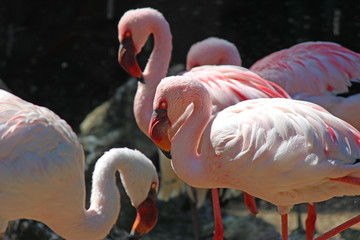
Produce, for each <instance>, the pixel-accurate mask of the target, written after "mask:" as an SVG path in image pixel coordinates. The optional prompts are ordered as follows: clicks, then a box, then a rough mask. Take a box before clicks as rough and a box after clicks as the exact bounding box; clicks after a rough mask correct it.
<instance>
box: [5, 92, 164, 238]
mask: <svg viewBox="0 0 360 240" xmlns="http://www.w3.org/2000/svg"><path fill="white" fill-rule="evenodd" d="M0 103H1V104H0V126H1V127H0V136H1V143H0V152H1V157H0V159H1V160H0V189H1V190H0V195H1V197H0V206H1V211H0V231H1V232H4V231H5V230H6V228H7V223H8V221H11V220H14V219H19V218H28V219H34V220H37V221H41V222H43V223H45V224H47V225H48V226H49V227H50V228H51V229H53V230H54V231H55V232H56V233H58V234H59V235H61V236H62V237H64V238H66V239H102V238H104V237H105V236H106V234H108V233H109V231H110V230H111V228H112V227H113V225H114V224H115V222H116V219H117V217H118V215H119V212H120V194H119V191H118V188H117V186H116V183H115V180H116V178H115V173H116V171H119V172H120V176H121V180H122V183H123V185H124V188H125V190H126V192H127V194H128V196H129V198H130V200H131V202H132V205H133V206H134V207H135V208H136V209H137V217H136V219H135V222H134V225H133V227H132V230H131V233H130V239H139V237H140V236H142V235H144V234H146V233H147V232H149V231H150V230H151V229H152V228H153V227H154V225H155V224H156V221H157V216H158V212H157V207H156V193H157V190H158V176H157V173H156V169H155V167H154V165H153V164H152V162H151V161H150V160H149V159H148V158H146V157H145V155H143V154H142V153H141V152H139V151H137V150H131V149H127V148H114V149H111V150H109V151H107V152H105V153H104V155H103V156H102V157H101V158H99V160H98V161H97V163H96V165H95V170H94V172H93V176H92V191H91V198H90V203H91V204H90V207H89V208H88V209H86V208H85V178H84V165H85V161H84V151H83V148H82V146H81V144H80V143H79V141H78V139H77V137H76V134H75V133H74V132H73V131H72V129H71V127H70V126H69V125H68V124H67V123H66V122H65V121H64V120H62V119H61V118H59V117H58V116H57V115H56V114H55V113H53V112H52V111H50V110H49V109H47V108H45V107H40V106H36V105H34V104H31V103H29V102H26V101H24V100H22V99H21V98H19V97H17V96H15V95H13V94H11V93H8V92H6V91H4V90H0ZM139 176H141V177H139Z"/></svg>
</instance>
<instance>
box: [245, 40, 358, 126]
mask: <svg viewBox="0 0 360 240" xmlns="http://www.w3.org/2000/svg"><path fill="white" fill-rule="evenodd" d="M250 69H251V70H252V71H254V72H256V73H258V74H259V75H260V76H262V77H263V78H265V79H267V80H270V81H272V82H274V83H276V84H278V85H279V86H281V87H282V88H283V89H284V90H285V91H286V92H288V93H289V94H290V95H291V97H292V98H294V99H299V100H305V101H310V102H314V103H316V104H319V105H321V106H323V107H324V108H326V109H327V110H328V111H329V112H331V113H332V114H334V115H336V116H337V117H340V118H341V119H343V120H345V121H347V122H348V123H350V124H351V125H353V126H354V127H356V128H357V129H360V115H359V114H354V113H355V112H356V110H358V109H360V93H358V94H355V95H353V96H349V97H347V98H344V97H340V96H337V94H341V93H347V92H348V88H349V87H350V86H351V85H352V82H360V54H358V53H356V52H353V51H351V50H349V49H347V48H345V47H342V46H340V45H339V44H336V43H331V42H305V43H299V44H297V45H295V46H293V47H291V48H289V49H284V50H281V51H278V52H275V53H272V54H270V55H268V56H266V57H264V58H263V59H260V60H259V61H257V62H256V63H255V64H254V65H253V66H251V68H250Z"/></svg>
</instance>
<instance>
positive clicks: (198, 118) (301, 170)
mask: <svg viewBox="0 0 360 240" xmlns="http://www.w3.org/2000/svg"><path fill="white" fill-rule="evenodd" d="M189 106H191V108H192V112H191V114H190V115H188V116H187V118H186V119H182V120H181V124H177V122H178V119H180V118H183V112H184V111H185V109H186V108H188V107H189ZM212 107H213V105H212V100H211V95H210V94H209V92H208V89H207V88H206V87H205V86H204V84H203V83H202V82H200V81H198V80H197V79H196V78H192V77H186V76H177V77H168V78H165V79H163V80H162V81H161V83H160V84H159V86H158V88H157V91H156V95H155V98H154V107H153V109H154V115H153V118H152V121H151V124H150V127H149V135H150V136H151V138H152V139H153V141H154V142H155V143H156V144H157V145H158V146H159V147H160V148H161V149H163V150H164V151H170V150H171V154H172V164H173V168H174V171H175V172H176V174H177V175H178V176H179V177H180V178H181V179H183V180H184V181H185V182H186V183H187V184H189V185H191V186H194V187H201V188H234V189H239V190H242V191H246V192H248V193H250V194H251V195H253V196H256V197H259V198H261V199H264V200H266V201H269V202H271V203H273V204H275V205H276V206H277V207H278V209H279V213H280V214H281V216H282V222H283V230H282V235H283V239H287V236H288V235H287V234H288V233H287V214H288V212H289V211H290V209H291V208H292V206H293V205H294V204H298V203H303V202H310V203H313V202H319V201H324V200H327V199H329V198H332V197H334V196H343V195H359V194H360V186H359V185H360V180H359V177H360V164H359V163H358V162H359V158H360V132H358V131H357V130H356V129H355V128H354V127H352V126H351V125H349V124H348V123H346V122H344V121H343V120H341V119H339V118H337V117H335V116H333V115H331V114H330V113H328V112H327V111H326V110H325V109H323V108H321V107H320V106H318V105H316V104H313V103H309V102H305V101H298V100H292V99H281V98H277V99H255V100H248V101H243V102H241V103H238V104H236V105H234V106H231V107H228V108H226V109H224V110H223V111H221V112H219V113H218V114H217V115H216V116H215V117H212ZM359 221H360V216H358V217H356V218H354V220H353V221H351V222H349V223H346V224H345V225H344V226H341V227H340V228H336V229H335V230H334V231H331V232H330V234H325V235H324V236H322V237H319V238H318V239H327V238H328V237H330V236H332V235H334V234H336V233H337V232H338V231H341V230H342V229H344V228H347V227H349V226H350V225H351V224H355V223H357V222H359Z"/></svg>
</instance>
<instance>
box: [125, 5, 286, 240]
mask: <svg viewBox="0 0 360 240" xmlns="http://www.w3.org/2000/svg"><path fill="white" fill-rule="evenodd" d="M118 32H119V34H118V37H119V41H120V49H119V63H120V65H121V66H122V67H123V68H124V69H125V70H126V71H127V72H128V73H130V74H131V75H133V76H135V77H137V78H141V80H142V81H139V82H138V89H137V92H136V95H135V99H134V115H135V118H136V122H137V124H138V126H139V128H140V129H141V130H142V131H143V132H144V133H145V134H146V135H147V136H148V132H147V130H148V126H149V123H150V119H151V114H152V102H153V99H154V94H155V90H156V87H157V85H158V83H159V82H160V80H161V78H163V77H165V76H166V72H167V69H168V67H169V62H170V58H171V51H172V42H171V41H172V37H171V32H170V27H169V24H168V23H167V21H166V19H165V18H164V17H163V15H162V14H161V13H160V12H158V11H157V10H155V9H152V8H140V9H135V10H129V11H127V12H126V13H125V14H124V15H123V16H122V17H121V19H120V21H119V24H118ZM150 34H153V36H154V49H153V51H152V53H151V55H150V57H149V60H148V62H147V64H146V66H145V70H144V72H142V70H141V69H140V67H139V65H138V63H137V61H136V55H137V54H138V53H139V52H140V51H141V49H142V47H143V46H144V44H145V42H146V40H147V39H148V37H149V35H150ZM214 68H215V69H214ZM185 74H195V75H196V76H198V77H199V78H200V79H202V80H203V81H204V83H206V84H207V86H208V87H209V88H210V89H209V90H210V92H211V95H212V100H213V106H214V108H213V111H214V114H215V113H216V112H217V111H220V110H222V109H223V108H225V107H227V106H230V105H233V104H235V103H237V102H239V101H242V100H245V99H251V98H258V97H289V95H288V94H287V93H286V92H285V91H283V90H282V89H281V88H280V87H278V86H277V85H276V84H273V83H271V82H268V81H266V80H264V79H262V78H260V77H259V76H258V75H256V74H254V73H252V72H251V71H249V70H247V69H244V68H241V67H236V66H226V67H223V68H217V66H202V67H198V68H194V69H192V70H191V71H188V72H186V73H185ZM214 74H215V75H214ZM219 76H220V77H219ZM217 194H218V193H217V189H213V190H212V195H213V205H214V206H213V207H214V214H215V223H216V224H215V238H218V239H221V238H222V236H221V235H222V232H223V230H222V224H221V222H220V221H221V214H220V209H219V206H218V195H217ZM244 196H245V199H246V205H247V207H248V208H249V210H250V212H252V213H253V214H256V212H257V209H256V206H255V202H254V198H253V197H252V196H249V195H248V194H247V193H244Z"/></svg>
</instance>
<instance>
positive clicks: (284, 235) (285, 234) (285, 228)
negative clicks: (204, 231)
mask: <svg viewBox="0 0 360 240" xmlns="http://www.w3.org/2000/svg"><path fill="white" fill-rule="evenodd" d="M281 230H282V238H281V239H282V240H288V215H287V214H284V215H281Z"/></svg>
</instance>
